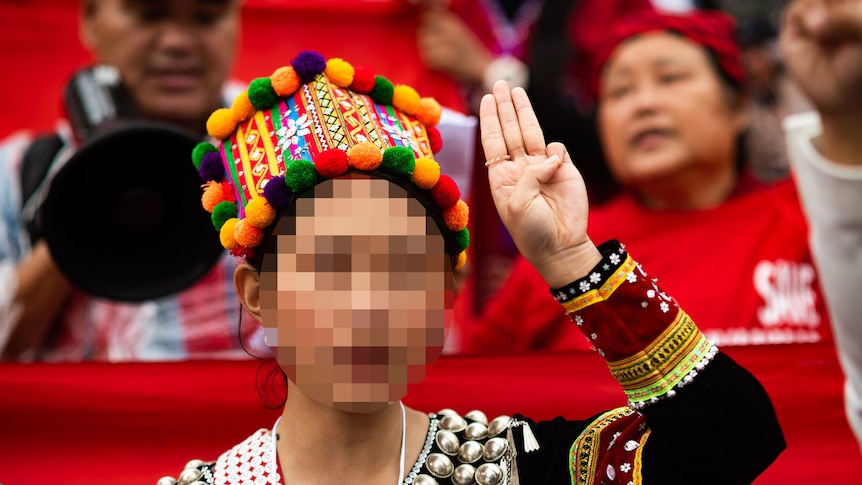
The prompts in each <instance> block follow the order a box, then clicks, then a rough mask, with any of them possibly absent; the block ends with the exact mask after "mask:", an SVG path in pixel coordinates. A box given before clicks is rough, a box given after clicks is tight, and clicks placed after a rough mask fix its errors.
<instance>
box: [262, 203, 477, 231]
mask: <svg viewBox="0 0 862 485" xmlns="http://www.w3.org/2000/svg"><path fill="white" fill-rule="evenodd" d="M246 211H248V209H246ZM469 216H470V209H469V208H468V207H467V203H466V202H464V201H463V200H459V201H458V202H456V203H455V205H453V206H452V207H450V208H448V209H446V210H444V211H443V220H445V221H446V226H447V227H448V228H449V229H451V230H453V231H460V230H461V229H464V228H465V227H467V220H468V219H469Z"/></svg>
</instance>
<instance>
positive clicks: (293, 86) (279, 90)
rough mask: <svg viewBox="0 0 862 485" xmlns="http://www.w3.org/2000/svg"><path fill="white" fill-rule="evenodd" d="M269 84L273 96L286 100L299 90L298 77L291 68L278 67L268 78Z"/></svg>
mask: <svg viewBox="0 0 862 485" xmlns="http://www.w3.org/2000/svg"><path fill="white" fill-rule="evenodd" d="M269 82H270V84H272V89H273V91H275V94H277V95H279V96H281V97H282V98H286V97H288V96H293V93H295V92H296V90H297V89H299V84H300V82H299V76H298V75H297V74H296V71H294V70H293V66H284V67H279V68H278V69H276V70H275V72H274V73H272V76H270V77H269Z"/></svg>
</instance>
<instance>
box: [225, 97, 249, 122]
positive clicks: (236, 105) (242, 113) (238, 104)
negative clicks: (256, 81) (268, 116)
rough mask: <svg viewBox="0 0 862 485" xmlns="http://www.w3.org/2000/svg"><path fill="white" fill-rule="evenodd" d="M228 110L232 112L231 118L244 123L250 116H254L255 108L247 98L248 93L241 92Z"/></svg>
mask: <svg viewBox="0 0 862 485" xmlns="http://www.w3.org/2000/svg"><path fill="white" fill-rule="evenodd" d="M230 110H231V111H232V112H233V116H234V118H236V119H237V121H245V120H247V119H249V118H251V115H253V114H254V111H255V107H254V105H253V104H252V103H251V100H250V99H249V98H248V91H243V92H241V93H239V94H238V95H237V97H236V98H235V99H234V100H233V104H232V105H231V106H230Z"/></svg>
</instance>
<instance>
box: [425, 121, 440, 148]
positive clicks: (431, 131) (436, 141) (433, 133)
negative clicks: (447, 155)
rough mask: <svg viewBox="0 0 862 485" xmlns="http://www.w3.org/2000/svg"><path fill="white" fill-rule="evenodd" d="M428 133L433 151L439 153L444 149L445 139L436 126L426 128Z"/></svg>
mask: <svg viewBox="0 0 862 485" xmlns="http://www.w3.org/2000/svg"><path fill="white" fill-rule="evenodd" d="M426 131H427V133H428V143H429V144H430V145H431V151H432V152H433V153H437V152H439V151H440V149H441V148H443V137H442V136H440V130H438V129H437V128H436V127H434V126H430V127H426Z"/></svg>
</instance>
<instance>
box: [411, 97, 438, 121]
mask: <svg viewBox="0 0 862 485" xmlns="http://www.w3.org/2000/svg"><path fill="white" fill-rule="evenodd" d="M442 115H443V107H442V106H440V103H438V102H437V100H436V99H434V98H422V99H420V100H419V109H418V110H417V111H416V119H417V120H419V121H420V122H421V123H422V124H423V125H425V126H426V127H431V126H437V123H440V116H442Z"/></svg>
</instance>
